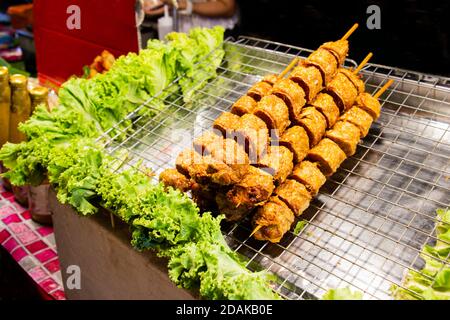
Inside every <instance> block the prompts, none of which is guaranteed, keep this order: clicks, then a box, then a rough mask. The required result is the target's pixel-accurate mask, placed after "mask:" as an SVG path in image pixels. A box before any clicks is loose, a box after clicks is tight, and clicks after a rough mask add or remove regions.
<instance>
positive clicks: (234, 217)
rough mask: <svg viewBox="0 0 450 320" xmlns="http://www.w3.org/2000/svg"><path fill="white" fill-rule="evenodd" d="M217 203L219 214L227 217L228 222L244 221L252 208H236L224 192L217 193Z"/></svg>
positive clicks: (243, 206)
mask: <svg viewBox="0 0 450 320" xmlns="http://www.w3.org/2000/svg"><path fill="white" fill-rule="evenodd" d="M216 203H217V207H218V209H219V212H220V213H221V214H224V215H225V219H226V220H227V221H239V220H242V219H243V218H244V217H245V216H246V215H247V214H249V213H250V212H251V208H248V207H247V206H245V205H241V206H235V205H234V204H233V203H232V202H230V201H229V200H228V198H227V196H226V195H225V194H224V193H222V192H218V193H217V195H216Z"/></svg>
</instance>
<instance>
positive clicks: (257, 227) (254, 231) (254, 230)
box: [250, 224, 263, 237]
mask: <svg viewBox="0 0 450 320" xmlns="http://www.w3.org/2000/svg"><path fill="white" fill-rule="evenodd" d="M262 227H263V226H262V225H260V224H258V225H257V226H256V227H255V229H253V231H252V233H251V234H250V237H253V235H254V234H255V233H257V232H258V230H259V229H261V228H262Z"/></svg>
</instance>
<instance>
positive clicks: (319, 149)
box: [307, 138, 346, 176]
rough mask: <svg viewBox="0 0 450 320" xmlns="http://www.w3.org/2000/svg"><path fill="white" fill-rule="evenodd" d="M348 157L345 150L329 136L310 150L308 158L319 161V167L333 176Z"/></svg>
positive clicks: (327, 174) (325, 173)
mask: <svg viewBox="0 0 450 320" xmlns="http://www.w3.org/2000/svg"><path fill="white" fill-rule="evenodd" d="M345 158H346V155H345V152H344V151H342V150H341V148H339V146H338V145H337V144H336V143H335V142H333V141H332V140H330V139H328V138H324V139H322V140H321V141H320V142H319V144H318V145H317V146H315V147H314V148H312V149H311V150H309V152H308V157H307V159H308V160H310V161H313V162H314V161H317V162H318V163H319V169H320V170H321V171H322V173H323V174H324V175H326V176H331V175H332V174H333V173H335V172H336V170H337V169H338V168H339V166H340V165H341V163H342V162H344V160H345Z"/></svg>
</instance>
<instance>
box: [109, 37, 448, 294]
mask: <svg viewBox="0 0 450 320" xmlns="http://www.w3.org/2000/svg"><path fill="white" fill-rule="evenodd" d="M225 50H226V56H225V58H224V62H223V63H222V65H221V67H220V68H219V69H218V77H217V78H216V79H214V80H212V81H210V82H208V83H207V84H206V86H205V87H203V88H202V89H199V90H197V92H196V95H195V101H192V102H189V103H185V102H184V101H183V97H182V96H181V95H180V94H178V93H172V94H171V95H170V96H169V99H168V101H166V102H165V104H166V108H164V109H163V110H162V111H157V110H156V109H155V108H154V107H152V105H154V102H156V101H158V99H159V96H156V97H155V98H154V99H153V100H151V101H149V102H148V103H146V104H145V105H142V106H140V107H139V108H138V109H137V110H135V111H134V112H133V113H131V114H130V115H128V117H127V118H126V119H124V121H125V120H127V121H130V125H129V127H128V128H129V129H130V130H127V131H125V130H122V131H120V130H119V131H115V132H117V134H116V136H114V137H113V138H107V137H106V135H105V137H103V139H105V140H106V141H105V143H106V146H107V150H108V151H109V152H110V153H111V154H114V152H115V151H117V150H120V149H127V150H128V152H129V154H130V158H129V161H128V162H127V165H128V166H135V165H136V163H137V162H138V161H143V165H144V166H148V167H150V168H151V169H152V170H153V171H154V172H155V173H156V176H158V175H159V173H160V172H161V171H162V170H164V169H166V168H168V167H173V166H174V160H175V157H176V156H177V155H178V153H179V152H180V151H182V150H183V149H184V148H185V147H187V146H188V145H189V144H190V143H191V142H192V140H193V138H194V137H196V136H198V135H200V134H201V132H202V131H203V130H208V129H210V128H211V125H212V122H213V121H214V119H215V118H216V117H217V116H218V115H219V114H220V113H221V112H223V111H227V110H229V109H230V107H231V104H232V103H233V102H234V101H236V100H237V98H238V97H240V96H242V95H243V94H245V92H246V91H247V90H248V88H249V87H250V86H251V85H252V84H253V83H255V82H256V81H257V80H258V79H259V78H260V77H261V76H263V75H265V74H267V73H277V72H280V71H281V70H282V69H283V68H284V67H285V66H286V65H287V64H288V63H289V62H290V60H291V59H292V58H293V57H294V56H300V57H306V56H307V55H308V54H309V52H311V51H310V50H307V49H302V48H298V47H294V46H289V45H285V44H281V43H275V42H269V41H265V40H259V39H254V38H247V37H245V38H244V37H243V38H239V40H237V41H233V40H229V41H226V43H225ZM347 64H348V66H355V65H356V64H355V63H354V62H353V61H351V60H348V61H347ZM200 69H201V68H200ZM198 72H200V73H201V72H202V71H201V70H199V71H198ZM362 74H363V78H364V80H365V82H366V88H367V91H368V92H374V91H376V90H377V89H379V88H380V87H381V86H382V85H383V84H384V83H385V81H386V80H387V78H391V79H394V80H395V82H394V84H393V85H392V86H391V88H390V89H389V90H388V91H387V92H385V93H384V94H383V96H382V97H381V101H382V104H383V111H382V114H381V117H380V118H379V119H378V121H376V122H375V123H374V125H373V127H372V129H371V130H370V133H369V135H368V136H367V137H366V138H365V139H364V140H363V141H361V144H360V145H359V147H358V151H357V153H356V154H355V155H354V156H352V157H351V158H349V159H347V160H346V161H345V162H344V164H343V165H342V167H341V169H340V170H339V171H338V172H337V173H336V174H335V175H334V176H333V177H331V178H330V179H329V180H328V182H327V183H326V185H325V186H324V187H322V189H321V192H320V194H319V195H318V196H317V197H316V198H315V199H314V201H313V202H312V205H311V206H310V208H309V209H308V210H307V211H306V212H305V214H304V215H303V216H302V218H303V219H305V220H306V226H305V228H303V229H302V230H301V231H300V233H299V234H294V233H292V232H291V233H289V234H288V235H286V236H285V238H284V239H283V240H282V241H281V242H280V243H279V244H271V243H264V242H258V241H256V240H254V239H252V238H249V234H250V232H251V226H250V223H249V221H243V222H241V223H238V224H225V225H224V228H223V230H224V233H225V235H226V237H227V240H228V242H229V244H230V246H231V247H232V248H233V249H234V250H236V251H238V252H239V253H241V254H243V255H244V256H246V257H248V258H249V262H248V268H250V269H252V270H260V269H267V270H269V271H271V272H273V273H274V274H276V275H277V276H278V279H279V281H278V282H277V283H276V284H274V288H275V289H276V290H277V291H278V292H279V293H280V294H281V295H282V296H283V297H285V298H289V299H315V298H317V297H321V296H322V294H323V293H324V292H325V291H326V290H328V289H329V288H336V287H344V286H349V287H351V288H354V289H357V290H360V291H362V292H363V293H364V298H366V299H389V298H390V291H389V290H390V287H391V285H392V284H396V285H399V286H401V283H402V278H403V276H404V274H405V272H406V271H407V270H410V269H411V270H420V268H421V267H422V266H423V261H422V259H421V258H420V257H419V253H420V250H421V248H422V246H423V245H424V244H426V243H433V241H435V239H436V237H435V226H436V222H437V219H436V215H435V210H436V208H440V207H443V208H447V207H449V199H450V181H449V176H450V170H449V164H450V161H449V159H450V129H449V128H450V79H445V78H440V77H433V76H429V75H424V74H420V73H416V72H410V71H405V70H399V69H396V68H391V67H385V66H380V65H374V64H369V65H367V66H366V67H365V68H364V70H363V71H362ZM171 89H172V88H167V89H166V90H168V92H172V91H171ZM155 111H156V115H155ZM180 129H183V130H185V131H184V133H183V134H179V131H177V130H180ZM175 132H178V134H175ZM141 168H142V167H141ZM446 263H447V265H448V260H447V262H446Z"/></svg>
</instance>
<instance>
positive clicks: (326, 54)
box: [303, 48, 338, 85]
mask: <svg viewBox="0 0 450 320" xmlns="http://www.w3.org/2000/svg"><path fill="white" fill-rule="evenodd" d="M303 63H304V64H306V65H310V66H311V65H312V66H315V67H317V68H318V69H319V71H320V72H321V74H322V80H323V82H324V84H325V85H327V84H328V83H329V82H330V81H331V79H333V77H334V76H335V75H336V72H337V69H338V61H337V59H336V57H335V56H334V55H333V54H332V53H331V52H330V51H328V50H326V49H323V48H322V49H321V48H319V49H317V50H316V51H314V52H313V53H311V54H310V56H309V57H308V58H307V59H306V60H304V62H303Z"/></svg>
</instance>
